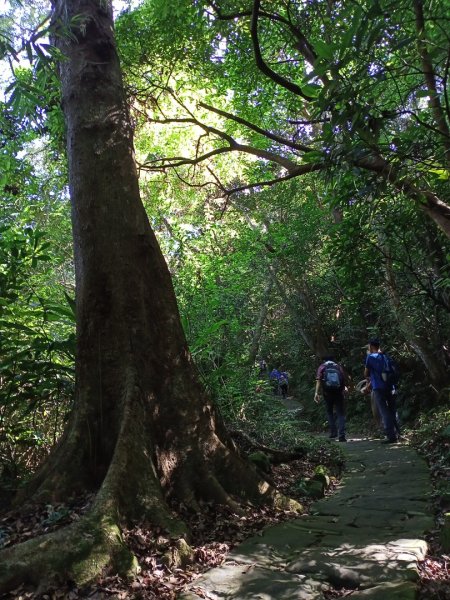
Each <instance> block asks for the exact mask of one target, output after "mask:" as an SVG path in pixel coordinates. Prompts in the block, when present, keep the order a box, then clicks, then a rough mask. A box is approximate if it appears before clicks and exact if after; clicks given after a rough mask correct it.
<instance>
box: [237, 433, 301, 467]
mask: <svg viewBox="0 0 450 600" xmlns="http://www.w3.org/2000/svg"><path fill="white" fill-rule="evenodd" d="M230 435H231V437H232V438H233V440H235V441H236V442H237V443H238V444H239V442H241V443H242V441H244V443H245V444H246V445H247V446H248V447H249V448H251V449H252V450H261V452H264V453H265V454H267V455H268V456H270V462H271V463H272V464H273V465H279V464H282V463H285V462H291V461H293V460H298V459H299V458H304V457H305V456H306V454H307V452H306V450H304V449H303V448H297V449H295V450H294V452H286V451H285V450H278V449H276V448H270V447H269V446H265V445H264V444H261V443H260V442H257V441H256V440H254V439H252V438H251V437H250V436H249V435H247V434H246V433H244V432H243V431H241V430H237V429H235V430H232V431H230Z"/></svg>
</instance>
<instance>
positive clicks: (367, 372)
mask: <svg viewBox="0 0 450 600" xmlns="http://www.w3.org/2000/svg"><path fill="white" fill-rule="evenodd" d="M364 377H365V378H366V381H367V385H370V387H371V389H372V393H373V396H374V399H375V403H376V405H377V408H378V411H379V413H380V415H381V419H382V421H383V426H384V432H385V434H386V439H385V440H382V442H381V443H382V444H395V443H396V442H397V441H398V435H399V434H400V431H399V426H398V422H397V407H396V385H397V383H398V371H397V367H396V365H395V363H394V361H393V360H392V358H391V357H390V356H388V355H387V354H385V353H384V352H381V350H380V342H379V340H378V339H377V338H372V339H371V340H369V348H368V354H367V357H366V363H365V369H364Z"/></svg>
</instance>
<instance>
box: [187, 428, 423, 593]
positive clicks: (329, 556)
mask: <svg viewBox="0 0 450 600" xmlns="http://www.w3.org/2000/svg"><path fill="white" fill-rule="evenodd" d="M345 452H346V454H347V461H348V462H347V470H346V474H345V477H344V479H343V481H342V484H341V486H340V488H339V490H338V491H337V492H336V493H335V494H333V495H332V496H330V497H328V498H324V499H323V500H320V501H318V502H316V503H315V504H314V505H313V508H312V511H311V514H310V515H308V516H304V517H300V518H298V519H296V520H294V521H290V522H287V523H282V524H280V525H275V526H273V527H269V528H268V529H266V530H264V532H262V533H261V535H257V536H255V537H253V538H250V539H248V540H246V541H245V542H243V543H242V544H241V545H240V546H238V547H237V548H235V549H234V550H233V551H232V552H231V553H230V554H229V555H228V558H227V560H226V562H225V563H224V564H223V565H222V566H220V567H217V568H215V569H211V570H210V571H208V572H207V573H205V574H204V575H203V576H202V577H201V578H200V579H197V580H196V581H195V582H194V583H193V584H192V587H191V589H189V590H187V591H186V592H185V593H183V594H182V595H181V596H180V600H199V599H200V598H203V599H204V598H206V599H208V600H316V599H317V600H319V599H324V598H326V597H327V593H326V592H327V591H331V590H336V589H341V590H345V592H343V593H345V597H348V598H351V600H365V599H367V600H413V599H414V598H415V590H416V584H415V581H416V580H417V562H418V561H419V560H422V559H423V558H424V556H425V553H426V549H427V545H426V543H425V541H424V539H423V533H424V532H425V531H426V530H427V529H430V528H431V527H432V526H433V519H432V517H431V514H430V513H429V511H428V506H427V502H428V498H427V496H428V493H429V490H430V484H429V475H428V469H427V466H426V464H425V462H424V461H423V460H422V459H421V458H420V457H419V456H418V455H417V454H416V452H415V451H414V450H413V449H412V448H410V447H409V446H406V445H403V444H398V445H389V444H388V445H383V444H380V442H379V441H375V440H373V441H371V440H367V439H353V440H352V439H350V440H349V442H348V443H347V444H346V445H345Z"/></svg>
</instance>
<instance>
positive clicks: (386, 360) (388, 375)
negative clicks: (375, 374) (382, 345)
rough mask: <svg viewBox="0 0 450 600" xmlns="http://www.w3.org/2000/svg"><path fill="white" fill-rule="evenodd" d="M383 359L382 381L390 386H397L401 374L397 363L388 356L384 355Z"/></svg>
mask: <svg viewBox="0 0 450 600" xmlns="http://www.w3.org/2000/svg"><path fill="white" fill-rule="evenodd" d="M381 357H382V359H383V367H382V370H381V379H382V380H383V381H384V382H385V383H387V384H389V385H397V384H398V380H399V378H400V374H399V371H398V367H397V365H396V363H395V361H394V360H392V358H391V357H390V356H388V355H387V354H382V355H381Z"/></svg>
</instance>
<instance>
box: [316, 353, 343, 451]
mask: <svg viewBox="0 0 450 600" xmlns="http://www.w3.org/2000/svg"><path fill="white" fill-rule="evenodd" d="M322 360H323V362H322V364H321V365H320V367H319V368H318V369H317V374H316V391H315V394H314V402H316V403H317V404H318V403H319V401H320V391H322V395H323V399H324V401H325V407H326V411H327V417H328V425H329V427H330V438H331V439H333V438H335V437H337V436H339V437H338V440H339V441H340V442H346V441H347V440H346V437H345V407H344V390H345V377H344V371H343V370H342V367H341V365H339V364H338V363H337V362H335V361H334V360H333V357H332V356H325V357H324V358H323V359H322Z"/></svg>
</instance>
